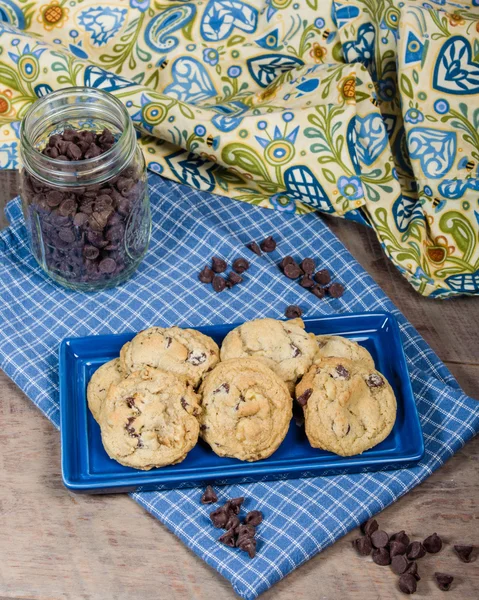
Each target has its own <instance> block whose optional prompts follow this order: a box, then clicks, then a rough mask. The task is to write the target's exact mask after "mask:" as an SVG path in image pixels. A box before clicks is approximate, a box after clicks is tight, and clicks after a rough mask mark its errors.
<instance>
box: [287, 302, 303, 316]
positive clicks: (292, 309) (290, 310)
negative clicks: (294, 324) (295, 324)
mask: <svg viewBox="0 0 479 600" xmlns="http://www.w3.org/2000/svg"><path fill="white" fill-rule="evenodd" d="M302 314H303V311H302V310H301V308H300V307H299V306H296V304H290V305H289V306H288V307H287V308H286V310H285V311H284V315H285V317H286V318H288V319H297V318H299V317H300V316H301V315H302Z"/></svg>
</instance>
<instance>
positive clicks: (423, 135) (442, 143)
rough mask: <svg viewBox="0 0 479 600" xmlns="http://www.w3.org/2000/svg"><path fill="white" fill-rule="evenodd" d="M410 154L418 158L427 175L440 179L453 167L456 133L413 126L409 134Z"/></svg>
mask: <svg viewBox="0 0 479 600" xmlns="http://www.w3.org/2000/svg"><path fill="white" fill-rule="evenodd" d="M407 140H408V146H409V155H410V157H411V158H413V159H414V158H415V159H418V160H419V162H420V165H421V169H422V171H423V173H424V175H426V176H427V177H431V179H439V178H440V177H443V176H444V175H445V174H446V173H447V172H448V171H449V170H450V169H451V167H452V165H453V162H454V158H455V156H456V133H455V132H454V131H441V130H439V129H432V128H430V127H413V128H412V129H411V130H410V131H409V133H408V136H407Z"/></svg>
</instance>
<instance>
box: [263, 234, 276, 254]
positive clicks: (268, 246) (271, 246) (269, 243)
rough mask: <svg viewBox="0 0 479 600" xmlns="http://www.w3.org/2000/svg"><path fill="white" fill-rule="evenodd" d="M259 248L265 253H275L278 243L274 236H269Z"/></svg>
mask: <svg viewBox="0 0 479 600" xmlns="http://www.w3.org/2000/svg"><path fill="white" fill-rule="evenodd" d="M259 247H260V248H261V250H262V251H263V252H273V250H276V242H275V240H274V238H273V236H272V235H270V236H268V237H267V238H266V239H265V240H263V241H262V242H261V244H260V245H259Z"/></svg>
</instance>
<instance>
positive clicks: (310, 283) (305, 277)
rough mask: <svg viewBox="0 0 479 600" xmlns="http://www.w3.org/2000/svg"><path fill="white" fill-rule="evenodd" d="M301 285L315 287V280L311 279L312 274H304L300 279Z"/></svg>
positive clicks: (307, 287) (308, 287)
mask: <svg viewBox="0 0 479 600" xmlns="http://www.w3.org/2000/svg"><path fill="white" fill-rule="evenodd" d="M299 285H300V286H301V287H304V288H306V289H310V288H313V287H315V285H314V281H313V280H312V279H311V276H310V275H303V277H301V279H300V281H299Z"/></svg>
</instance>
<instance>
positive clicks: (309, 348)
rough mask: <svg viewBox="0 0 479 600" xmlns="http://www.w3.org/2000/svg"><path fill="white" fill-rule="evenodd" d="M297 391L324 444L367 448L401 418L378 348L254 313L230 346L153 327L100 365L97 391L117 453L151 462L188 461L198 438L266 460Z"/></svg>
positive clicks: (91, 392)
mask: <svg viewBox="0 0 479 600" xmlns="http://www.w3.org/2000/svg"><path fill="white" fill-rule="evenodd" d="M295 392H296V398H297V401H298V402H299V404H300V405H301V406H302V407H303V410H304V415H305V425H306V434H307V437H308V439H309V441H310V443H311V445H312V446H313V447H315V448H322V449H324V450H330V451H332V452H335V453H337V454H341V455H343V456H349V455H353V454H358V453H360V452H363V451H364V450H366V449H368V448H371V447H372V446H375V445H376V444H378V443H379V442H381V441H382V440H383V439H385V438H386V437H387V435H388V434H389V433H390V431H391V429H392V427H393V425H394V421H395V418H396V400H395V397H394V393H393V391H392V389H391V387H390V385H389V384H388V382H387V381H386V379H385V378H384V377H383V376H382V375H381V374H380V373H379V372H378V371H376V370H375V369H374V361H373V359H372V357H371V355H370V354H369V353H368V352H367V351H366V350H365V349H364V348H362V347H361V346H359V345H358V344H356V343H355V342H352V341H350V340H348V339H346V338H341V337H338V336H314V335H313V334H311V333H307V332H306V331H305V329H304V323H303V321H302V320H301V319H293V320H290V321H276V320H274V319H258V320H254V321H249V322H247V323H244V324H243V325H241V326H239V327H237V328H236V329H233V330H232V331H230V333H228V335H227V336H226V337H225V339H224V341H223V344H222V347H221V350H220V349H219V348H218V346H217V344H216V343H215V342H214V341H213V340H212V339H211V338H209V337H207V336H205V335H204V334H202V333H199V332H198V331H196V330H192V329H180V328H179V327H169V328H161V327H151V328H150V329H146V330H144V331H142V332H140V333H139V334H138V335H137V336H135V337H134V338H133V339H132V340H131V342H128V343H127V344H125V346H123V348H122V349H121V352H120V358H117V359H114V360H112V361H110V362H108V363H106V364H105V365H103V366H102V367H100V368H99V369H98V370H97V371H96V372H95V373H94V375H93V376H92V378H91V381H90V383H89V385H88V390H87V396H88V404H89V407H90V410H91V411H92V414H93V416H94V417H95V419H96V420H97V421H98V423H99V425H100V428H101V433H102V440H103V445H104V447H105V450H106V451H107V453H108V454H109V456H110V457H111V458H114V459H115V460H117V461H118V462H120V463H121V464H123V465H127V466H131V467H134V468H137V469H151V468H153V467H161V466H165V465H168V464H175V463H178V462H180V461H182V460H183V459H184V458H185V457H186V455H187V453H188V452H189V451H190V450H191V449H192V448H193V447H194V446H195V445H196V443H197V441H198V437H199V436H201V437H202V438H203V439H204V440H205V441H206V442H207V443H208V444H209V445H210V446H211V448H212V449H213V451H214V452H215V453H216V454H218V455H219V456H227V457H233V458H237V459H240V460H245V461H256V460H261V459H264V458H267V457H268V456H270V455H271V454H273V452H275V450H277V448H278V447H279V446H280V444H281V442H282V441H283V440H284V438H285V436H286V434H287V432H288V429H289V424H290V421H291V417H292V406H293V398H292V396H293V394H294V393H295Z"/></svg>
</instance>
